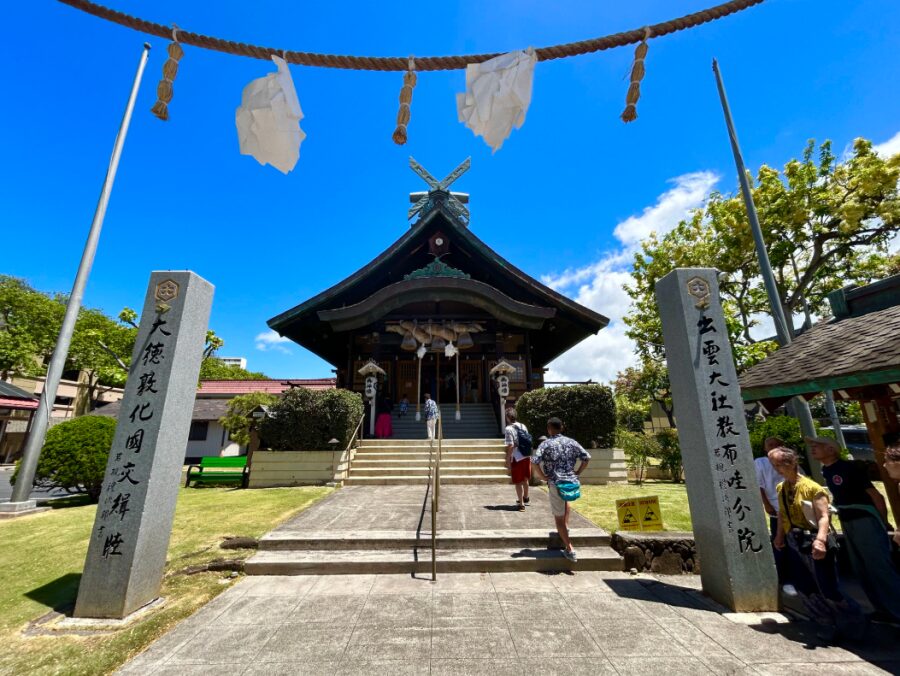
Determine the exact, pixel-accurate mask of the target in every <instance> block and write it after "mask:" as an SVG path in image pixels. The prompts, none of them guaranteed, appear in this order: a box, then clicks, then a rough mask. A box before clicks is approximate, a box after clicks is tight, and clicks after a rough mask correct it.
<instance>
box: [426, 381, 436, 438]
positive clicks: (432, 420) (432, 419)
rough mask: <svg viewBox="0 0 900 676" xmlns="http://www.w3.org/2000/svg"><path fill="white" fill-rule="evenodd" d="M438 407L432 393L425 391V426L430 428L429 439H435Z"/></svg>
mask: <svg viewBox="0 0 900 676" xmlns="http://www.w3.org/2000/svg"><path fill="white" fill-rule="evenodd" d="M437 417H438V407H437V404H436V403H435V401H434V399H432V398H431V395H430V394H429V393H428V392H426V393H425V426H426V427H427V428H428V439H429V441H430V440H432V439H434V426H435V425H437Z"/></svg>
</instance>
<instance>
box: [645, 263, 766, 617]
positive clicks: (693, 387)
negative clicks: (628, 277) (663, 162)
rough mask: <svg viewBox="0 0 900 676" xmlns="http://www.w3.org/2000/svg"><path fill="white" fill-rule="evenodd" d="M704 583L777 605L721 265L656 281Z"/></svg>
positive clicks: (734, 603)
mask: <svg viewBox="0 0 900 676" xmlns="http://www.w3.org/2000/svg"><path fill="white" fill-rule="evenodd" d="M656 302H657V305H658V306H659V314H660V318H661V319H662V329H663V338H664V341H665V348H666V362H667V364H668V368H669V381H670V383H671V391H672V399H673V403H674V406H675V422H676V425H677V428H678V441H679V444H680V445H681V455H682V459H683V463H684V474H685V483H686V484H687V493H688V502H689V506H690V511H691V521H692V523H693V529H694V540H695V542H696V546H697V552H698V554H699V556H700V563H701V566H700V571H701V572H700V575H701V580H702V584H703V591H704V592H706V593H707V594H708V595H709V596H711V597H712V598H713V599H715V600H716V601H718V602H719V603H721V604H722V605H724V606H727V607H728V608H731V609H732V610H733V611H736V612H751V611H769V610H777V609H778V578H777V575H776V573H775V562H774V557H773V554H772V546H771V544H770V543H769V531H768V526H767V522H768V519H767V517H766V514H765V511H764V510H763V505H762V499H761V497H760V492H759V486H758V485H757V483H756V472H755V470H754V466H753V453H752V451H751V450H750V435H749V433H748V431H747V423H746V419H745V417H744V405H743V401H742V399H741V391H740V388H739V386H738V379H737V371H736V369H735V365H734V358H733V356H732V352H731V344H730V342H729V339H728V329H727V327H726V325H725V316H724V314H723V312H722V304H721V300H720V298H719V285H718V281H717V278H716V271H715V270H712V269H707V268H686V269H685V268H679V269H676V270H673V271H672V272H670V273H669V274H668V275H666V276H665V277H663V278H662V279H661V280H659V282H657V284H656Z"/></svg>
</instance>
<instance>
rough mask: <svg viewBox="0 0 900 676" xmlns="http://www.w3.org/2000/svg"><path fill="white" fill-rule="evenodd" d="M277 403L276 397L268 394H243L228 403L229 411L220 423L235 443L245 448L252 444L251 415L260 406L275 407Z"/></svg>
mask: <svg viewBox="0 0 900 676" xmlns="http://www.w3.org/2000/svg"><path fill="white" fill-rule="evenodd" d="M277 401H278V397H277V396H276V395H274V394H268V393H266V392H250V393H249V394H242V395H240V396H238V397H235V398H234V399H232V400H231V401H229V402H228V409H227V410H226V412H225V415H224V416H222V417H221V418H219V422H220V423H221V424H222V427H224V428H225V429H226V430H228V432H229V436H230V437H231V439H232V440H233V441H235V442H236V443H238V444H240V445H241V446H244V445H246V444H249V443H250V424H251V422H252V419H251V417H250V413H251V412H252V411H253V409H255V408H257V407H258V406H273V405H274V404H275V402H277Z"/></svg>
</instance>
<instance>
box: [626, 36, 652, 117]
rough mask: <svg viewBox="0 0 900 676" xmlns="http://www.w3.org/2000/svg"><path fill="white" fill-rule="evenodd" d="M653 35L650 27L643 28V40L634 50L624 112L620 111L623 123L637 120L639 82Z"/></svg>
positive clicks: (642, 77) (639, 95)
mask: <svg viewBox="0 0 900 676" xmlns="http://www.w3.org/2000/svg"><path fill="white" fill-rule="evenodd" d="M652 35H653V31H652V30H651V29H650V26H644V38H643V39H642V40H641V42H640V44H639V45H638V46H637V47H635V49H634V61H633V62H632V64H631V84H630V85H628V93H627V94H626V95H625V110H624V111H622V121H623V122H626V123H627V122H634V121H635V120H636V119H637V102H638V99H640V98H641V80H643V79H644V73H645V69H644V60H645V59H646V58H647V50H648V49H649V47H648V45H647V40H649V39H650V38H651V37H652Z"/></svg>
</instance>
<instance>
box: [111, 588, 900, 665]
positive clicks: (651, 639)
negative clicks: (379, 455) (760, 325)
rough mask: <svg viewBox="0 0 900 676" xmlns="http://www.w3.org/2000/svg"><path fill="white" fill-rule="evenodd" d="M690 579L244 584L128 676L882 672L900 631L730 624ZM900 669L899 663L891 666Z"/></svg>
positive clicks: (159, 645) (161, 643)
mask: <svg viewBox="0 0 900 676" xmlns="http://www.w3.org/2000/svg"><path fill="white" fill-rule="evenodd" d="M698 585H699V578H697V577H693V576H678V577H652V576H648V575H640V576H630V575H628V574H627V573H609V572H583V573H575V574H562V573H561V574H556V575H552V574H544V573H461V574H449V575H444V576H439V578H438V581H437V582H436V583H432V582H430V581H428V580H427V579H417V578H413V577H412V576H410V575H347V576H344V575H323V576H305V575H300V576H288V577H282V576H259V577H249V578H244V579H242V580H241V581H239V582H238V583H237V584H235V585H234V586H233V587H231V588H230V589H228V590H227V591H225V592H224V593H223V594H222V595H220V596H219V597H218V598H216V599H215V600H213V601H212V602H211V603H209V604H208V605H207V606H206V607H204V608H203V609H201V610H200V611H199V612H197V613H196V614H195V615H193V616H192V617H190V618H188V619H186V620H185V621H183V622H182V623H181V624H179V625H178V626H177V627H176V628H175V629H174V630H173V631H171V632H170V633H169V634H167V635H166V636H164V637H163V638H162V639H160V640H158V641H157V642H156V643H155V644H153V645H152V646H151V647H150V648H149V649H148V650H147V651H145V652H144V653H142V654H141V655H139V656H138V657H136V658H135V659H134V660H132V661H131V662H130V663H128V664H126V665H125V666H124V667H123V668H122V669H121V670H120V671H119V672H118V673H120V674H154V675H163V674H172V675H177V676H188V675H190V674H266V675H269V674H273V675H275V674H325V673H335V674H363V673H381V674H428V673H431V674H490V675H491V676H503V675H505V674H510V675H515V676H521V674H527V673H552V674H592V675H593V674H617V673H618V674H629V675H631V674H666V675H667V676H674V675H676V674H691V675H692V676H694V675H698V674H707V673H716V674H786V673H790V674H805V673H809V674H884V673H897V672H898V670H900V655H898V652H897V650H896V645H897V640H898V639H900V634H897V633H892V630H891V629H889V628H886V627H882V626H877V625H873V628H872V631H871V632H870V633H869V635H868V637H867V639H866V641H865V643H862V644H859V645H856V646H853V647H846V648H845V647H826V646H823V645H821V644H819V643H817V641H816V639H815V627H814V626H813V625H810V624H808V623H791V624H777V623H775V622H774V621H773V622H771V623H768V622H762V621H760V619H759V618H753V619H752V620H750V621H752V622H753V624H750V625H747V624H743V623H741V622H746V621H748V618H747V617H746V616H740V615H738V616H729V614H728V613H726V612H725V610H724V609H723V608H721V607H718V606H716V605H715V604H713V603H711V602H710V601H708V600H707V599H706V598H705V597H704V596H703V595H702V594H700V593H699V591H697V589H696V588H697V587H698ZM891 660H894V661H891Z"/></svg>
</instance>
